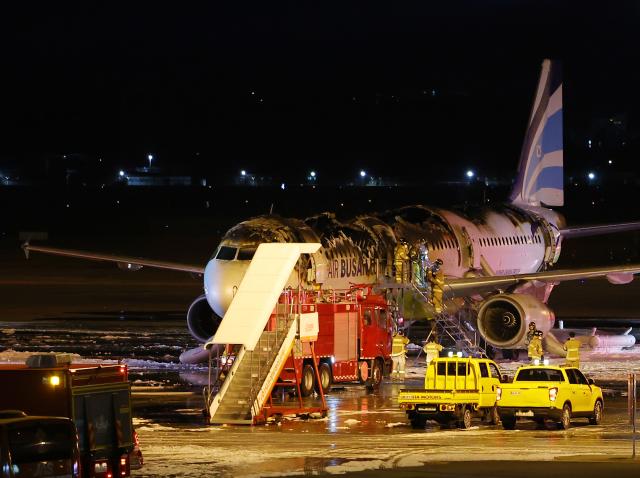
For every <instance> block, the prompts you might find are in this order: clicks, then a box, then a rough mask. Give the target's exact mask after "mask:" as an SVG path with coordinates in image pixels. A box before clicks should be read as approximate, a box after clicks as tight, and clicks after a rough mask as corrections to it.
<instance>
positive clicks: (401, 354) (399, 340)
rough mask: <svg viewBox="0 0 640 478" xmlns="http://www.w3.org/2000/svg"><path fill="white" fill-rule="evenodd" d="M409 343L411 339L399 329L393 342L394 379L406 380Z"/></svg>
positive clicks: (392, 376) (392, 377)
mask: <svg viewBox="0 0 640 478" xmlns="http://www.w3.org/2000/svg"><path fill="white" fill-rule="evenodd" d="M408 343H409V339H408V338H407V337H405V336H404V333H403V332H402V330H398V331H397V332H396V333H395V334H393V341H392V343H391V362H392V368H391V379H392V380H396V379H400V380H404V376H405V370H404V368H405V365H406V363H407V350H406V346H407V344H408Z"/></svg>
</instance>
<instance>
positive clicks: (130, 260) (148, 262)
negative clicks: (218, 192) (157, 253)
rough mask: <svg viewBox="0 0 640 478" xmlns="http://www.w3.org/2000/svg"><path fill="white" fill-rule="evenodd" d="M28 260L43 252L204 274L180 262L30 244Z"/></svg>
mask: <svg viewBox="0 0 640 478" xmlns="http://www.w3.org/2000/svg"><path fill="white" fill-rule="evenodd" d="M22 249H24V252H25V254H26V255H27V258H28V257H29V253H30V252H43V253H45V254H53V255H56V256H66V257H77V258H78V259H88V260H91V261H106V262H115V263H116V264H117V265H118V267H120V268H121V269H130V270H138V269H141V268H142V267H154V268H156V269H168V270H173V271H182V272H191V273H194V274H204V267H203V266H194V265H191V264H181V263H179V262H167V261H155V260H152V259H141V258H139V257H128V256H116V255H112V254H96V253H93V252H86V251H78V250H74V249H58V248H56V247H45V246H33V245H31V244H29V243H28V242H27V243H26V244H24V245H23V246H22Z"/></svg>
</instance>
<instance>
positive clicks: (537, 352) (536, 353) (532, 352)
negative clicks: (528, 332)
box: [527, 336, 544, 360]
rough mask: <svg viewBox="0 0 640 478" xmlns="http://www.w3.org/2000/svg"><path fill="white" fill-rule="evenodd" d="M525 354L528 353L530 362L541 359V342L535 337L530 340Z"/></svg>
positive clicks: (542, 352)
mask: <svg viewBox="0 0 640 478" xmlns="http://www.w3.org/2000/svg"><path fill="white" fill-rule="evenodd" d="M527 352H528V353H529V358H530V359H531V360H535V359H540V358H542V355H543V354H544V351H543V350H542V340H540V337H538V336H535V337H533V338H532V339H531V342H529V347H528V348H527Z"/></svg>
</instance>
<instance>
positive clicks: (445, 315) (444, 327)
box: [413, 284, 487, 357]
mask: <svg viewBox="0 0 640 478" xmlns="http://www.w3.org/2000/svg"><path fill="white" fill-rule="evenodd" d="M413 288H414V290H415V291H416V292H417V293H418V295H419V296H420V297H422V300H424V301H425V302H430V301H429V297H428V296H427V295H426V294H425V293H424V292H423V291H422V290H420V289H419V288H418V287H417V286H416V285H415V284H413ZM463 315H464V313H463V309H461V310H459V311H458V312H456V313H454V314H452V313H450V312H447V306H446V304H443V311H442V312H440V313H439V314H434V316H433V319H434V320H435V323H436V329H437V330H438V331H439V332H440V336H441V337H449V339H451V340H452V341H453V343H454V344H455V346H456V347H457V349H458V350H459V351H461V352H464V353H466V354H467V355H468V356H469V357H487V351H486V350H485V349H484V348H483V347H482V346H481V345H480V342H479V340H478V336H477V333H476V332H474V331H472V330H470V329H469V328H468V326H467V324H468V323H469V321H468V319H466V318H464V317H463ZM429 335H431V333H429ZM428 340H429V337H427V341H428Z"/></svg>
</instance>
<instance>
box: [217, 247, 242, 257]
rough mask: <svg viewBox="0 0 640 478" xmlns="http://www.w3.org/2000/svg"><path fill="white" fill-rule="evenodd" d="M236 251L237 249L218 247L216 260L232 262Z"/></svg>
mask: <svg viewBox="0 0 640 478" xmlns="http://www.w3.org/2000/svg"><path fill="white" fill-rule="evenodd" d="M237 250H238V249H236V248H235V247H228V246H220V250H219V251H218V255H217V256H216V259H219V260H221V261H232V260H233V259H235V257H236V251H237Z"/></svg>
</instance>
